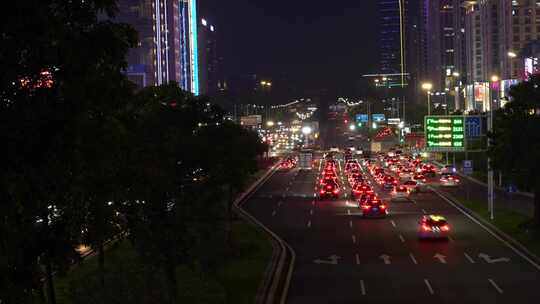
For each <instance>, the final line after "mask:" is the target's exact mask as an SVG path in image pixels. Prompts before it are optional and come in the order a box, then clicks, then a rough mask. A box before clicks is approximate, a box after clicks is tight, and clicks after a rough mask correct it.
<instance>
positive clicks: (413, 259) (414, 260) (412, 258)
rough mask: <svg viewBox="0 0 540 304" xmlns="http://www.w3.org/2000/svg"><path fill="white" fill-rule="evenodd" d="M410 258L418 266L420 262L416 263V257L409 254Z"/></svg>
mask: <svg viewBox="0 0 540 304" xmlns="http://www.w3.org/2000/svg"><path fill="white" fill-rule="evenodd" d="M409 257H410V258H411V260H412V262H413V263H414V264H415V265H418V261H416V258H415V257H414V255H413V254H412V253H409Z"/></svg>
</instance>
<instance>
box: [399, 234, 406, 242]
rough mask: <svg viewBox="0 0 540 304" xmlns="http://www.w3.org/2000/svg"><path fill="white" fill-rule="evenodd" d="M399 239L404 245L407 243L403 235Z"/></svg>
mask: <svg viewBox="0 0 540 304" xmlns="http://www.w3.org/2000/svg"><path fill="white" fill-rule="evenodd" d="M399 239H400V240H401V242H402V243H405V238H404V237H403V235H401V234H400V235H399Z"/></svg>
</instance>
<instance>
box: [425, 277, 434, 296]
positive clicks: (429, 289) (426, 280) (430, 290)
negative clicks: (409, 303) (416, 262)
mask: <svg viewBox="0 0 540 304" xmlns="http://www.w3.org/2000/svg"><path fill="white" fill-rule="evenodd" d="M424 283H426V286H427V289H428V291H429V294H431V295H433V294H434V293H435V292H434V291H433V288H432V287H431V284H430V283H429V280H428V279H424Z"/></svg>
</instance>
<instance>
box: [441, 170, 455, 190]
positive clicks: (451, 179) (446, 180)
mask: <svg viewBox="0 0 540 304" xmlns="http://www.w3.org/2000/svg"><path fill="white" fill-rule="evenodd" d="M440 181H441V186H443V187H457V186H458V185H459V178H458V177H457V176H456V175H454V174H452V173H445V174H443V175H442V176H441V180H440Z"/></svg>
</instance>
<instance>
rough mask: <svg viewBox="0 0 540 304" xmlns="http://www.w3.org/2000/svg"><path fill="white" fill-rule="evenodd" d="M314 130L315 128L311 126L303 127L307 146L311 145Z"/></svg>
mask: <svg viewBox="0 0 540 304" xmlns="http://www.w3.org/2000/svg"><path fill="white" fill-rule="evenodd" d="M311 132H313V129H311V127H310V126H305V127H303V128H302V134H304V136H305V138H306V147H308V146H309V135H310V134H311Z"/></svg>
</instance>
